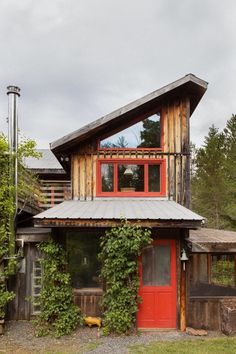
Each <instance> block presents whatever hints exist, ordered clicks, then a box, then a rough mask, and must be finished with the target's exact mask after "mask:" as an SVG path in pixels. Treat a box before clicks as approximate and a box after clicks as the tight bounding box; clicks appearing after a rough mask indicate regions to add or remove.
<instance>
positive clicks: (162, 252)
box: [154, 245, 170, 285]
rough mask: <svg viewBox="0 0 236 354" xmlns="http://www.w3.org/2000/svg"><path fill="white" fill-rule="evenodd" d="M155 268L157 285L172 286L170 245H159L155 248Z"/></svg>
mask: <svg viewBox="0 0 236 354" xmlns="http://www.w3.org/2000/svg"><path fill="white" fill-rule="evenodd" d="M154 267H155V271H156V274H155V281H156V285H170V246H169V245H159V246H157V247H155V248H154Z"/></svg>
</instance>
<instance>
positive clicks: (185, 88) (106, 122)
mask: <svg viewBox="0 0 236 354" xmlns="http://www.w3.org/2000/svg"><path fill="white" fill-rule="evenodd" d="M207 85H208V84H207V82H206V81H204V80H202V79H200V78H198V77H196V76H195V75H193V74H188V75H186V76H184V77H182V78H181V79H179V80H177V81H174V82H172V83H171V84H169V85H166V86H164V87H162V88H160V89H158V90H156V91H154V92H152V93H150V94H148V95H146V96H144V97H142V98H140V99H138V100H136V101H133V102H131V103H129V104H127V105H126V106H124V107H121V108H119V109H117V110H116V111H114V112H112V113H110V114H108V115H105V116H104V117H102V118H100V119H98V120H95V121H93V122H92V123H90V124H87V125H86V126H84V127H83V128H81V129H78V130H76V131H74V132H72V133H70V134H68V135H66V136H64V137H62V138H60V139H58V140H56V141H53V142H52V143H51V144H50V147H51V150H52V151H53V153H54V154H55V155H56V156H57V158H58V159H59V158H60V155H61V154H63V153H66V152H67V151H70V150H71V149H73V148H74V147H75V146H76V145H78V144H81V143H83V142H85V141H86V140H91V139H96V138H97V137H99V136H101V135H103V134H105V133H106V132H107V131H109V126H110V125H111V123H112V125H113V126H114V127H115V126H117V127H119V126H121V125H122V124H124V123H125V124H127V122H128V121H131V120H133V119H134V118H135V117H137V115H145V114H146V113H148V112H149V111H151V110H153V109H154V108H157V107H158V105H160V104H161V103H164V102H167V101H170V100H171V99H173V98H174V99H178V98H181V97H186V96H187V97H189V99H190V115H191V114H192V113H193V111H194V110H195V108H196V107H197V105H198V103H199V101H200V100H201V98H202V96H203V95H204V93H205V91H206V90H207Z"/></svg>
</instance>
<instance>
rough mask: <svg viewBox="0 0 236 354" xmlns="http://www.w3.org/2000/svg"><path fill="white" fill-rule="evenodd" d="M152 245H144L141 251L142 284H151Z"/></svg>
mask: <svg viewBox="0 0 236 354" xmlns="http://www.w3.org/2000/svg"><path fill="white" fill-rule="evenodd" d="M152 259H153V247H152V246H150V247H146V248H145V249H144V250H143V253H142V275H143V279H142V283H143V285H149V286H151V285H153V266H152V265H153V262H152Z"/></svg>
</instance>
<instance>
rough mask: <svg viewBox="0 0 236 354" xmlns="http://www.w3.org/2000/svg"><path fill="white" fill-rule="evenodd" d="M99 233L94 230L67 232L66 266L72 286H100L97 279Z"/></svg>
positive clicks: (98, 270) (98, 268)
mask: <svg viewBox="0 0 236 354" xmlns="http://www.w3.org/2000/svg"><path fill="white" fill-rule="evenodd" d="M99 236H100V235H99V234H98V233H96V232H82V231H80V232H78V231H73V232H72V231H71V232H68V233H67V251H68V263H69V264H68V268H69V272H70V275H71V280H72V285H73V287H74V288H84V287H86V288H90V287H101V282H100V279H99V273H100V264H99V261H98V258H97V255H98V253H99V252H100V246H99V243H100V240H99V239H100V237H99Z"/></svg>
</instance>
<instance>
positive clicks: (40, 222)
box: [34, 218, 201, 229]
mask: <svg viewBox="0 0 236 354" xmlns="http://www.w3.org/2000/svg"><path fill="white" fill-rule="evenodd" d="M128 221H129V222H130V223H131V224H139V225H140V226H142V227H160V228H169V229H171V228H177V229H179V228H180V229H181V228H184V229H195V228H198V227H200V226H201V221H197V220H189V221H188V220H186V221H185V220H181V221H178V220H176V221H175V220H136V219H135V220H128ZM34 224H35V227H41V226H42V227H46V226H47V227H67V226H70V227H113V226H117V225H120V224H121V220H120V219H119V220H117V219H113V220H102V219H36V218H35V219H34Z"/></svg>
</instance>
